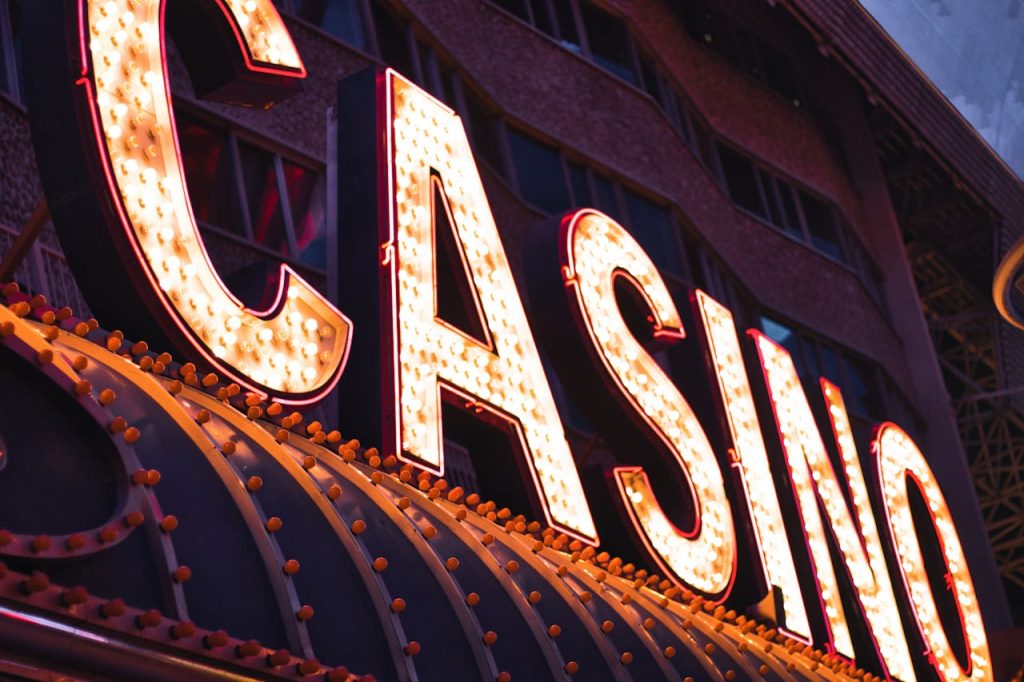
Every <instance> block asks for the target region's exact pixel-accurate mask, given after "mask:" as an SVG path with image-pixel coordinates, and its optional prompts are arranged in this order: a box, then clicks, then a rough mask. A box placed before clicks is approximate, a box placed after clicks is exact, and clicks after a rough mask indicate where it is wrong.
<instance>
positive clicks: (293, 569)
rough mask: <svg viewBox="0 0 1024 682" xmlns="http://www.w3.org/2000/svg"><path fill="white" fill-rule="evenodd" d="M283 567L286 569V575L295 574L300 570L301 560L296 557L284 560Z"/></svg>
mask: <svg viewBox="0 0 1024 682" xmlns="http://www.w3.org/2000/svg"><path fill="white" fill-rule="evenodd" d="M282 569H283V570H284V574H285V575H295V574H296V573H298V572H299V562H298V561H297V560H295V559H289V560H288V561H286V562H284V566H283V567H282Z"/></svg>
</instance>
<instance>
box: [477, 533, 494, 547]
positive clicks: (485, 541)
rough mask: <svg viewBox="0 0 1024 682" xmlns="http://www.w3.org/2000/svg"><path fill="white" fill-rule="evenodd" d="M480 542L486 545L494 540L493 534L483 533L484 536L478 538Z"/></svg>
mask: <svg viewBox="0 0 1024 682" xmlns="http://www.w3.org/2000/svg"><path fill="white" fill-rule="evenodd" d="M480 542H481V543H482V544H483V546H484V547H486V546H487V545H489V544H491V543H492V542H494V536H493V535H491V534H490V533H485V534H484V536H483V537H482V538H480Z"/></svg>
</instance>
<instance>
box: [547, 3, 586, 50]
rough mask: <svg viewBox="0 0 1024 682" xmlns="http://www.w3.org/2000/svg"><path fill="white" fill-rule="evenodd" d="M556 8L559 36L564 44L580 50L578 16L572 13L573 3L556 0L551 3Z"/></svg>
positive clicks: (568, 47) (570, 48) (566, 46)
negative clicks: (577, 28) (577, 27)
mask: <svg viewBox="0 0 1024 682" xmlns="http://www.w3.org/2000/svg"><path fill="white" fill-rule="evenodd" d="M551 4H552V6H553V7H554V10H555V18H556V19H557V20H558V37H559V40H560V42H561V43H562V46H563V47H565V48H567V49H569V50H572V51H573V52H579V51H580V49H581V48H580V34H579V31H577V30H576V17H575V15H573V13H572V5H571V4H569V0H554V2H552V3H551Z"/></svg>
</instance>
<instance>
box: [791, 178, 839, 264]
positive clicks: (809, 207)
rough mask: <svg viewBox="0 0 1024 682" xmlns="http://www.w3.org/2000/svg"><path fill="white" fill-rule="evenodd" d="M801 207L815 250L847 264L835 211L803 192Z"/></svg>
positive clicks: (801, 193)
mask: <svg viewBox="0 0 1024 682" xmlns="http://www.w3.org/2000/svg"><path fill="white" fill-rule="evenodd" d="M800 207H801V209H803V214H804V222H806V223H807V233H808V235H809V236H810V238H811V243H812V244H813V245H814V248H816V249H817V250H818V251H820V252H822V253H825V254H828V255H829V256H831V257H832V258H835V259H836V260H838V261H843V262H846V257H845V254H844V252H843V243H842V241H841V239H840V236H839V228H838V227H837V226H836V214H835V209H834V208H833V207H832V206H831V205H830V204H827V203H825V202H824V201H822V200H821V199H818V198H816V197H813V196H811V195H810V194H808V193H807V192H804V191H803V190H801V191H800Z"/></svg>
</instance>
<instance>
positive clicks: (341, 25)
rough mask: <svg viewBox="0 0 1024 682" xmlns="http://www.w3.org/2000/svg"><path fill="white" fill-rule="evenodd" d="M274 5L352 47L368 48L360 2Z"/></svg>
mask: <svg viewBox="0 0 1024 682" xmlns="http://www.w3.org/2000/svg"><path fill="white" fill-rule="evenodd" d="M278 4H279V5H281V9H283V10H285V11H287V12H291V13H293V14H294V15H295V16H297V17H300V18H302V19H305V20H306V21H308V22H310V23H311V24H316V25H317V26H319V27H320V28H322V29H323V30H325V31H327V32H328V33H330V34H331V35H332V36H334V37H336V38H338V39H339V40H342V41H343V42H346V43H348V44H349V45H351V46H353V47H357V48H359V49H361V50H368V49H370V45H369V44H368V43H367V40H366V35H367V30H366V9H365V5H364V4H363V0H291V2H290V3H288V2H279V3H278Z"/></svg>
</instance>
